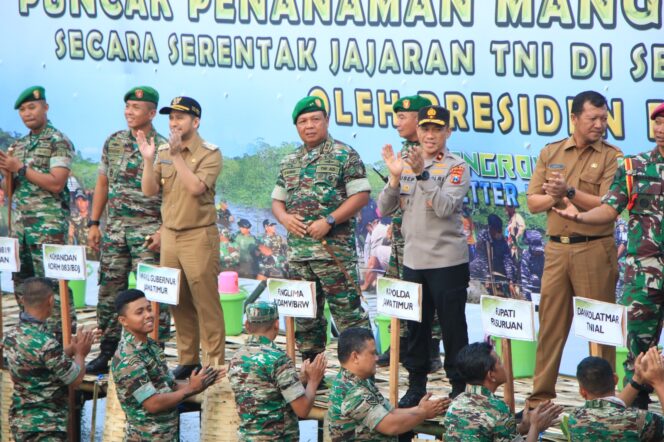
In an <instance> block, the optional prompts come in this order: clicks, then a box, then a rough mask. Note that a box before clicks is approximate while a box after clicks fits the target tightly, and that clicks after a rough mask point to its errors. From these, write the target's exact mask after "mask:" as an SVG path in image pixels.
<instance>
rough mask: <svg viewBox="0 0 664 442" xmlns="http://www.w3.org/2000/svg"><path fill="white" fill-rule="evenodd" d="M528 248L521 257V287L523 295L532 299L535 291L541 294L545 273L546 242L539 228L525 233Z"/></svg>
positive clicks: (529, 299)
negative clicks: (543, 274)
mask: <svg viewBox="0 0 664 442" xmlns="http://www.w3.org/2000/svg"><path fill="white" fill-rule="evenodd" d="M524 238H525V242H526V244H528V248H527V249H526V251H525V252H523V257H522V259H521V272H520V275H521V276H520V277H521V289H522V290H523V297H524V298H525V299H527V300H528V301H532V300H533V299H532V298H533V297H532V295H533V293H537V294H538V295H539V293H540V291H541V290H542V273H544V244H542V234H541V233H540V232H539V231H537V230H526V233H525V235H524Z"/></svg>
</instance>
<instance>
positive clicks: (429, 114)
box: [427, 108, 436, 118]
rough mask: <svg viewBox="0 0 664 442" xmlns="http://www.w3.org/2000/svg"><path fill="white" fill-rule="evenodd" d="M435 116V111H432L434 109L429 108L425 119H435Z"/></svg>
mask: <svg viewBox="0 0 664 442" xmlns="http://www.w3.org/2000/svg"><path fill="white" fill-rule="evenodd" d="M435 116H436V109H434V108H430V109H429V110H428V111H427V117H429V118H433V117H435Z"/></svg>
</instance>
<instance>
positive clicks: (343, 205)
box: [272, 97, 371, 359]
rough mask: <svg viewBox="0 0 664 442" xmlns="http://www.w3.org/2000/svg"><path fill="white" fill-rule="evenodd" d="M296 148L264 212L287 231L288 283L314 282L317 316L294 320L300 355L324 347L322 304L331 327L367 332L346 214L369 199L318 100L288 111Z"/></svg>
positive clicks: (354, 159)
mask: <svg viewBox="0 0 664 442" xmlns="http://www.w3.org/2000/svg"><path fill="white" fill-rule="evenodd" d="M293 123H294V124H295V126H296V128H297V131H298V134H299V135H300V138H301V139H302V141H303V143H304V144H303V146H302V147H300V148H298V149H297V150H296V151H295V152H293V153H291V154H289V155H286V157H285V158H284V160H283V161H282V163H281V167H280V171H279V176H278V178H277V183H276V186H275V187H274V190H273V191H272V212H273V213H274V215H275V217H276V218H277V220H278V221H279V222H280V223H281V224H282V225H283V226H284V227H285V228H286V230H288V266H289V272H290V275H291V278H293V279H302V280H307V281H315V282H316V296H317V304H318V309H317V316H316V318H315V319H299V318H298V319H296V323H297V328H296V332H295V338H296V340H297V345H298V348H299V350H300V352H301V353H302V356H303V358H305V359H313V358H314V357H315V356H316V354H318V353H321V352H323V351H324V350H325V344H326V334H325V330H326V324H327V321H326V320H325V317H324V316H323V306H324V304H325V299H327V302H328V304H329V305H330V310H331V312H332V315H333V316H334V320H335V323H336V325H337V327H338V329H339V330H345V329H346V328H348V327H353V326H363V327H366V328H368V329H369V328H370V325H369V321H368V317H367V314H366V312H364V311H363V310H362V306H361V303H360V294H359V293H357V291H356V289H355V287H356V286H357V280H358V278H357V251H356V249H355V235H354V232H355V220H354V218H353V217H354V216H355V215H356V214H357V212H359V211H360V209H361V208H362V207H363V206H364V205H366V204H367V202H368V201H369V192H370V191H371V186H370V185H369V180H367V177H366V172H365V169H364V164H363V163H362V160H361V159H360V156H359V155H358V154H357V152H356V151H355V150H354V149H353V148H352V147H350V146H348V145H346V144H344V143H341V142H340V141H337V140H335V139H334V138H332V137H331V136H330V135H329V133H328V125H329V117H328V115H327V111H326V109H325V105H324V104H323V102H322V100H321V99H320V98H316V97H306V98H304V99H302V100H300V101H299V102H298V103H297V104H296V106H295V109H294V110H293Z"/></svg>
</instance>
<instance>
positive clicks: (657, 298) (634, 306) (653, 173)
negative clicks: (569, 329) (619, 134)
mask: <svg viewBox="0 0 664 442" xmlns="http://www.w3.org/2000/svg"><path fill="white" fill-rule="evenodd" d="M650 117H651V119H652V120H654V133H655V142H656V144H657V145H656V147H655V148H654V149H653V150H651V151H649V152H643V153H640V154H638V155H635V156H633V157H626V158H625V159H624V160H623V161H621V162H620V164H619V167H618V170H617V171H616V175H615V178H614V180H613V184H611V187H610V188H609V191H608V193H607V194H606V195H604V197H603V198H602V202H603V204H602V205H601V206H599V207H596V208H595V209H593V210H590V211H588V212H585V213H579V212H578V210H576V208H575V207H574V206H573V205H571V204H568V205H567V208H566V209H565V210H564V211H561V210H558V209H554V210H555V211H556V213H558V214H559V215H561V216H563V217H565V218H567V219H571V220H574V221H576V222H579V223H587V224H599V223H602V222H611V221H613V220H615V219H616V218H617V217H618V215H619V214H620V213H621V212H622V211H623V210H625V209H627V210H628V211H629V223H628V225H629V231H628V233H627V258H626V263H627V268H626V269H625V279H624V282H625V289H624V293H623V297H622V299H621V301H620V302H621V304H623V305H625V306H627V309H628V310H627V345H628V348H629V356H628V358H627V360H626V361H625V382H629V380H630V379H631V377H632V374H633V373H634V358H635V357H636V355H638V354H639V353H642V352H644V351H646V350H647V349H648V348H649V347H652V346H655V345H657V342H659V335H660V332H661V330H662V312H663V308H664V302H663V301H662V299H663V298H662V297H663V296H664V286H663V284H664V230H662V219H663V218H664V204H663V203H664V194H663V193H662V189H663V188H664V104H662V105H660V106H658V107H657V108H656V109H655V110H654V111H653V112H652V114H651V116H650ZM647 403H648V396H647V393H646V392H642V393H641V394H640V396H639V399H638V400H637V401H636V402H635V404H636V405H638V406H640V407H647Z"/></svg>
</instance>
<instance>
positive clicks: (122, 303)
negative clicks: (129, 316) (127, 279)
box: [115, 289, 145, 315]
mask: <svg viewBox="0 0 664 442" xmlns="http://www.w3.org/2000/svg"><path fill="white" fill-rule="evenodd" d="M141 298H145V293H143V292H142V291H140V290H137V289H129V290H123V291H121V292H120V293H118V296H117V297H116V298H115V311H116V312H117V313H118V315H124V313H125V308H126V306H127V304H129V303H130V302H134V301H136V300H137V299H141Z"/></svg>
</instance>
